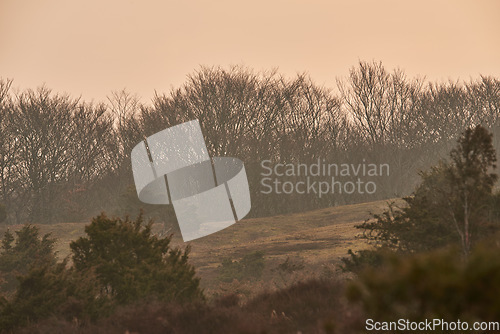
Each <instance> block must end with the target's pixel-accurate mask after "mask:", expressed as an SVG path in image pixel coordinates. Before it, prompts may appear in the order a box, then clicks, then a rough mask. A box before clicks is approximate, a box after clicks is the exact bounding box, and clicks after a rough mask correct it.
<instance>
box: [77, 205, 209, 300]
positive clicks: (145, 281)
mask: <svg viewBox="0 0 500 334" xmlns="http://www.w3.org/2000/svg"><path fill="white" fill-rule="evenodd" d="M142 223H143V219H142V214H141V215H139V217H138V218H137V219H136V220H135V221H130V220H129V219H128V218H126V219H125V220H121V219H120V218H108V217H106V215H105V214H101V215H99V216H97V217H96V218H94V219H93V220H92V223H91V224H90V225H88V226H86V227H85V232H86V233H87V236H86V237H81V238H79V239H78V240H76V241H74V242H72V243H71V244H70V247H71V250H72V253H73V257H72V259H73V263H74V267H75V270H76V271H77V272H79V273H80V274H81V275H86V274H87V273H88V272H90V271H95V273H96V275H97V278H98V283H99V284H100V286H101V291H102V294H103V295H107V296H109V297H110V298H112V299H113V300H114V301H115V302H116V303H117V304H125V303H129V302H131V301H136V300H140V299H144V298H148V297H151V296H154V297H155V298H157V299H160V300H166V301H170V300H193V299H198V298H201V297H202V292H201V290H200V288H199V278H196V277H195V271H194V268H193V267H192V266H191V265H190V264H189V263H188V254H189V248H188V247H187V248H186V249H185V250H184V251H181V250H180V249H172V248H171V247H170V241H171V238H170V237H166V238H163V239H160V238H158V237H157V236H155V235H153V234H152V232H151V226H152V222H149V223H148V224H146V225H143V224H142Z"/></svg>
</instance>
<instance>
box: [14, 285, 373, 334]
mask: <svg viewBox="0 0 500 334" xmlns="http://www.w3.org/2000/svg"><path fill="white" fill-rule="evenodd" d="M343 292H344V290H343V286H342V284H341V283H339V282H337V281H332V280H308V281H307V282H301V283H298V284H295V285H293V286H291V287H289V288H287V289H283V290H281V291H275V292H263V293H261V294H259V295H258V296H257V297H255V298H253V299H252V300H250V301H249V302H248V303H246V304H245V305H238V303H237V302H236V299H235V298H234V296H229V297H228V298H225V297H224V299H226V300H225V301H215V302H214V303H212V304H211V303H200V302H193V303H187V304H182V305H181V304H178V303H165V302H158V301H153V302H147V303H145V302H140V303H134V304H130V305H127V306H124V307H120V308H119V309H117V310H116V312H114V313H113V314H112V315H111V316H109V317H106V318H103V319H100V320H98V321H97V322H96V323H91V324H83V326H82V325H80V326H78V325H77V324H75V323H74V322H70V321H67V320H66V321H61V320H60V319H49V320H47V321H45V322H39V323H37V324H33V325H32V326H30V327H27V328H25V329H24V330H23V331H20V333H29V334H33V333H52V332H65V333H66V332H68V333H71V332H76V333H81V334H84V333H92V334H115V333H116V334H123V333H127V332H128V333H148V334H156V333H158V334H159V333H179V334H182V333H200V334H205V333H206V334H208V333H298V332H302V333H345V334H353V333H359V331H360V330H361V328H360V327H361V324H362V321H363V320H362V319H361V317H360V313H359V308H358V307H352V308H349V309H347V305H346V301H345V298H342V295H343Z"/></svg>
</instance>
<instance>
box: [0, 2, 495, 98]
mask: <svg viewBox="0 0 500 334" xmlns="http://www.w3.org/2000/svg"><path fill="white" fill-rule="evenodd" d="M359 59H362V60H369V61H371V60H380V61H382V62H383V63H384V65H385V66H386V67H387V68H389V69H393V68H394V67H397V66H399V67H400V68H402V69H404V70H405V71H406V73H407V74H408V75H409V76H415V75H422V76H423V75H425V76H426V77H427V78H428V79H429V80H433V81H434V80H438V81H443V80H447V79H448V78H451V79H454V80H455V79H465V80H468V79H469V78H470V77H474V78H475V77H477V76H478V75H479V74H485V75H493V76H496V77H500V1H498V0H489V1H486V0H446V1H445V0H418V1H402V0H390V1H389V0H376V1H375V0H355V1H352V0H351V1H347V0H346V1H319V0H318V1H315V0H309V1H306V0H302V1H297V0H287V1H285V0H279V1H272V0H267V1H262V0H252V1H246V2H239V1H235V0H231V1H229V0H225V1H215V0H214V1H201V0H197V1H181V0H177V1H169V0H143V1H139V0H136V1H127V0H100V1H97V0H0V77H3V78H13V79H14V86H15V87H20V88H23V89H24V88H36V87H37V86H40V85H41V84H43V83H45V84H46V86H47V87H49V88H52V89H53V90H54V91H55V92H60V93H62V92H67V93H70V94H71V95H73V96H75V97H77V96H80V95H81V96H82V97H83V98H84V99H85V100H88V101H90V100H92V99H94V100H95V101H100V100H105V98H106V96H107V95H109V94H110V93H111V92H112V91H114V90H120V89H122V88H126V89H127V90H128V91H130V92H132V93H137V94H138V95H139V96H140V97H141V98H142V100H143V101H144V102H147V101H149V100H150V99H151V98H152V97H153V95H154V91H155V90H156V91H158V92H160V93H164V92H168V91H170V89H171V88H172V87H174V88H175V87H179V86H180V85H181V84H182V83H183V82H184V81H185V80H186V76H187V75H188V74H190V73H193V72H194V71H195V70H197V69H199V67H200V65H207V66H212V65H215V66H219V65H220V66H223V67H226V68H228V67H229V66H230V65H245V66H248V67H250V68H253V69H255V70H269V69H272V68H276V67H278V68H279V72H280V73H283V74H285V75H287V76H293V75H295V73H297V72H307V73H309V74H310V76H311V77H312V78H313V80H314V81H315V82H316V83H318V84H322V85H325V86H326V87H331V88H333V87H335V79H336V78H337V77H341V76H345V75H347V73H348V71H349V68H350V67H351V66H353V65H356V63H357V62H358V60H359Z"/></svg>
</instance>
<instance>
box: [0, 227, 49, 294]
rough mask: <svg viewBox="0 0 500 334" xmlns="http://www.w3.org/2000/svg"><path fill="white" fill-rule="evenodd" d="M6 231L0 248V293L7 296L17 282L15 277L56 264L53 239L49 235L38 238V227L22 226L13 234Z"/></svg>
mask: <svg viewBox="0 0 500 334" xmlns="http://www.w3.org/2000/svg"><path fill="white" fill-rule="evenodd" d="M15 234H16V237H14V235H13V234H12V233H11V232H10V231H9V230H7V231H6V232H5V234H4V238H3V239H2V244H1V247H0V250H1V253H0V277H1V278H2V279H3V282H1V283H0V292H2V293H4V294H6V295H9V294H12V293H13V292H14V290H15V289H16V287H17V285H18V282H17V279H16V277H17V276H19V275H26V274H27V273H28V272H29V271H30V270H31V269H32V268H34V267H41V266H46V265H53V264H55V263H56V254H55V252H54V243H55V239H52V238H50V234H46V235H44V236H43V237H40V235H39V230H38V227H36V226H34V225H24V226H23V227H22V228H21V229H20V230H19V231H16V232H15Z"/></svg>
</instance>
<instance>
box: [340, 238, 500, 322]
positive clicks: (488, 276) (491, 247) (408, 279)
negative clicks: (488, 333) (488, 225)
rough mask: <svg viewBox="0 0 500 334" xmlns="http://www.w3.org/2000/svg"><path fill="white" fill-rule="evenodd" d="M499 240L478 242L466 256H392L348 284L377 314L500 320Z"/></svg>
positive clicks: (443, 253) (453, 252)
mask: <svg viewBox="0 0 500 334" xmlns="http://www.w3.org/2000/svg"><path fill="white" fill-rule="evenodd" d="M499 250H500V247H499V246H498V242H496V241H494V242H487V243H483V244H479V245H478V246H477V248H476V249H474V250H473V252H472V253H471V254H470V257H469V258H468V259H467V261H464V260H463V259H462V258H461V257H460V256H457V251H456V250H450V249H448V250H440V251H434V252H431V253H424V254H419V255H412V256H406V257H403V256H396V255H392V256H388V257H387V263H386V264H385V265H383V266H381V267H379V268H376V269H375V268H368V269H366V270H365V271H363V272H362V273H361V274H360V276H359V279H358V280H357V281H354V282H353V283H352V284H351V286H350V287H349V289H348V296H349V298H350V299H351V300H353V301H359V302H361V304H362V305H363V307H364V309H365V310H366V312H367V315H368V316H369V317H371V318H373V319H381V320H383V321H389V320H397V319H410V320H415V321H422V320H425V319H433V318H435V319H444V320H446V321H456V320H457V319H461V320H464V321H466V320H468V321H479V320H481V321H498V319H499V318H500V300H499V299H498V298H497V297H498V296H499V295H500V283H499V282H500V258H499V257H498V255H497V253H498V251H499Z"/></svg>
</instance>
